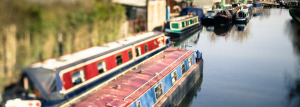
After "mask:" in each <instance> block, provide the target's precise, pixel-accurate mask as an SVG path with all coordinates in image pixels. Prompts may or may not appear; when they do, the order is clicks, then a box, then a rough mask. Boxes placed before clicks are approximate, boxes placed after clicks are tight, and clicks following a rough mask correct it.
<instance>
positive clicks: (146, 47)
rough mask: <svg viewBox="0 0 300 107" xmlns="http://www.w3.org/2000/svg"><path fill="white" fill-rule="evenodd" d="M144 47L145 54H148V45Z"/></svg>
mask: <svg viewBox="0 0 300 107" xmlns="http://www.w3.org/2000/svg"><path fill="white" fill-rule="evenodd" d="M144 46H145V53H147V52H148V44H145V45H144Z"/></svg>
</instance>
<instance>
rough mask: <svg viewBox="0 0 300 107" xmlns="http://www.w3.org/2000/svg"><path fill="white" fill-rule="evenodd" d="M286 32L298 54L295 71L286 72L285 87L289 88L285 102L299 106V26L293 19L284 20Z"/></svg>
mask: <svg viewBox="0 0 300 107" xmlns="http://www.w3.org/2000/svg"><path fill="white" fill-rule="evenodd" d="M286 23H287V24H286V29H285V30H286V33H287V34H288V35H289V37H290V40H291V41H292V45H293V49H294V53H295V54H296V55H297V56H298V68H296V71H295V73H293V74H286V81H287V88H288V90H289V92H288V95H287V102H288V105H289V106H295V107H299V106H300V26H299V24H297V23H296V22H295V21H294V20H290V21H287V22H286Z"/></svg>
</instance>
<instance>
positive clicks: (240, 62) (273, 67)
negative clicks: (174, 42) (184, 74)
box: [185, 8, 300, 107]
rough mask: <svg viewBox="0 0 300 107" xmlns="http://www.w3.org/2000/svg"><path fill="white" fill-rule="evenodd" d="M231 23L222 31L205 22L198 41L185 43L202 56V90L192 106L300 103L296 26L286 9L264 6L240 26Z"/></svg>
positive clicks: (263, 106) (279, 106)
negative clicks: (203, 60)
mask: <svg viewBox="0 0 300 107" xmlns="http://www.w3.org/2000/svg"><path fill="white" fill-rule="evenodd" d="M229 27H231V28H230V29H228V30H226V31H222V32H224V34H225V35H217V34H216V33H215V32H217V33H218V32H219V31H218V29H214V28H215V27H214V26H210V27H203V30H202V31H201V32H200V36H199V39H198V41H197V42H196V43H195V42H191V43H190V44H186V47H185V48H186V49H189V50H201V51H202V52H203V53H205V54H204V55H203V56H205V59H206V61H205V64H204V69H203V72H204V75H203V82H202V84H201V91H200V92H197V93H196V94H195V96H197V97H195V96H192V97H193V100H192V102H191V106H192V107H198V106H204V107H219V106H222V107H224V106H225V107H232V106H233V107H238V106H242V107H266V106H273V107H282V106H293V105H294V106H299V105H297V104H299V102H300V101H299V100H297V98H299V92H297V90H296V88H295V87H297V84H298V82H297V81H298V80H299V78H300V76H299V73H300V72H299V71H300V70H299V68H300V63H299V62H300V59H299V51H297V50H299V45H296V44H299V39H298V38H299V33H298V32H299V31H300V30H299V27H297V25H295V23H294V22H293V21H292V17H290V15H289V12H288V9H275V8H274V9H264V10H263V11H262V13H261V14H259V15H258V16H255V17H253V18H252V19H251V20H250V21H249V23H247V24H245V25H244V28H243V30H240V29H239V28H240V25H231V26H229ZM208 28H209V29H208ZM290 95H293V96H294V97H290Z"/></svg>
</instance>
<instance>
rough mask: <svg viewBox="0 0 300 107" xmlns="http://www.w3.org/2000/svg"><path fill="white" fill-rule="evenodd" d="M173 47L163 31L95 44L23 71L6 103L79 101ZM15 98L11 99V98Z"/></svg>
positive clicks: (55, 103)
mask: <svg viewBox="0 0 300 107" xmlns="http://www.w3.org/2000/svg"><path fill="white" fill-rule="evenodd" d="M168 46H170V39H169V37H167V36H165V35H164V33H161V32H148V33H143V34H141V35H138V36H131V37H127V38H124V39H122V40H119V41H117V42H112V43H108V44H106V45H105V46H96V47H92V48H89V49H85V50H82V51H79V52H76V53H73V54H70V55H64V56H62V57H60V58H59V59H48V60H46V61H44V62H41V63H36V64H33V65H32V66H31V67H30V68H28V69H25V70H24V75H23V77H22V79H21V82H20V83H21V84H20V86H18V87H19V88H18V90H21V91H19V92H13V93H17V95H9V93H5V95H6V97H5V100H7V99H14V98H19V99H14V100H9V101H8V102H9V103H7V104H8V105H10V104H19V103H16V102H20V101H21V104H23V103H26V102H27V104H32V103H31V102H38V103H34V104H38V105H42V106H57V105H60V104H63V103H65V102H69V101H72V100H76V99H78V98H81V96H84V95H85V94H86V93H89V92H90V91H91V90H93V89H95V88H97V87H101V86H102V85H104V84H105V83H107V82H108V81H111V80H113V79H114V78H116V77H118V76H119V75H121V74H122V73H124V72H125V71H126V70H128V69H130V68H132V67H134V66H135V65H137V64H139V63H141V62H143V61H145V60H146V59H148V58H149V57H152V56H154V55H156V54H157V53H160V52H162V51H163V50H164V49H166V48H167V47H168ZM10 97H12V98H10Z"/></svg>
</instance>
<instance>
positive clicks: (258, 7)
mask: <svg viewBox="0 0 300 107" xmlns="http://www.w3.org/2000/svg"><path fill="white" fill-rule="evenodd" d="M263 8H264V5H263V4H262V3H253V14H256V13H260V12H261V11H262V10H263Z"/></svg>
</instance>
